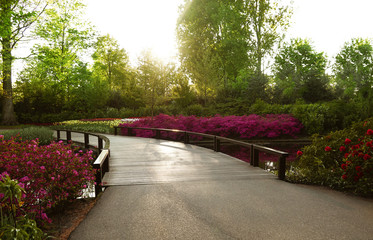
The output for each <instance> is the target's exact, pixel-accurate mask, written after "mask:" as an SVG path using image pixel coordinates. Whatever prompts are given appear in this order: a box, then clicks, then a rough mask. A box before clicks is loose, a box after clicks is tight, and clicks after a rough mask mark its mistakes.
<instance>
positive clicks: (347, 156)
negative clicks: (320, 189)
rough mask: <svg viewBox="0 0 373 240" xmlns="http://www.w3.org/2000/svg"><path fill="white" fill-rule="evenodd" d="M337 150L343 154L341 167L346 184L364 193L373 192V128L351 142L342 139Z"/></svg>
mask: <svg viewBox="0 0 373 240" xmlns="http://www.w3.org/2000/svg"><path fill="white" fill-rule="evenodd" d="M344 145H345V146H344ZM344 145H342V146H341V147H340V148H339V151H340V152H342V153H343V154H344V157H343V159H342V164H341V169H342V171H343V174H342V176H341V177H342V179H343V180H344V181H345V182H346V185H347V186H348V185H350V186H354V188H356V191H358V192H362V193H364V194H372V193H373V160H372V156H373V130H372V129H368V130H367V133H366V135H365V136H363V137H362V138H360V139H358V141H357V142H355V143H352V142H351V140H350V139H348V138H347V139H346V140H345V141H344Z"/></svg>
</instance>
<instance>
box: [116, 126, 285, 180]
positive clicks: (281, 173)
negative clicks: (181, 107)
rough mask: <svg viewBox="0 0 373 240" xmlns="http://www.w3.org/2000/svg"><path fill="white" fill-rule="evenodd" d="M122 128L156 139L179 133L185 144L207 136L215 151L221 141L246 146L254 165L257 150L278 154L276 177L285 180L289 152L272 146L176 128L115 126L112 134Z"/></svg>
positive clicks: (129, 133) (131, 134)
mask: <svg viewBox="0 0 373 240" xmlns="http://www.w3.org/2000/svg"><path fill="white" fill-rule="evenodd" d="M122 128H125V129H127V135H128V136H133V131H132V130H133V129H140V130H150V131H153V132H154V134H155V138H156V139H161V132H171V133H180V134H183V141H184V143H185V144H189V143H191V142H190V136H191V135H193V136H200V137H205V138H209V139H211V140H212V141H213V149H214V151H216V152H220V147H221V145H222V144H223V143H230V144H233V145H239V146H243V147H247V148H249V149H250V165H253V166H254V167H258V166H259V152H264V153H268V154H271V155H275V156H278V161H277V164H278V166H277V169H278V178H279V179H280V180H285V172H286V158H287V157H288V156H289V153H287V152H282V151H279V150H275V149H272V148H268V147H264V146H260V145H257V144H253V143H248V142H243V141H239V140H235V139H231V138H226V137H220V136H216V135H211V134H205V133H197V132H189V131H183V130H177V129H165V128H144V127H128V126H117V127H114V134H115V135H118V129H122Z"/></svg>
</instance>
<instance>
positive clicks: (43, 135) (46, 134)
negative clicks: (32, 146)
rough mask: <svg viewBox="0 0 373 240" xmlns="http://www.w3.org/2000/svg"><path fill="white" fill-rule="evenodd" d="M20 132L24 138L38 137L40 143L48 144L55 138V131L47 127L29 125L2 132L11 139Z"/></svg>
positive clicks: (6, 137)
mask: <svg viewBox="0 0 373 240" xmlns="http://www.w3.org/2000/svg"><path fill="white" fill-rule="evenodd" d="M18 134H19V136H20V137H21V138H22V139H23V140H34V139H36V138H38V139H39V144H40V145H48V144H50V143H51V141H53V140H54V138H53V131H52V130H51V129H49V128H46V127H28V128H23V129H13V130H7V131H4V132H3V133H2V135H4V139H6V140H9V139H11V138H12V137H14V136H16V135H18Z"/></svg>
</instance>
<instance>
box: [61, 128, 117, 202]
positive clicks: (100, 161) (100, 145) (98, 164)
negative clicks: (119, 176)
mask: <svg viewBox="0 0 373 240" xmlns="http://www.w3.org/2000/svg"><path fill="white" fill-rule="evenodd" d="M56 131H57V141H60V140H62V141H66V142H70V141H72V139H71V133H78V134H82V135H83V136H84V142H79V141H76V140H74V143H80V144H82V145H83V146H84V148H86V149H90V148H94V149H97V151H98V157H97V158H96V160H95V161H94V162H93V164H92V165H93V168H94V169H96V170H97V171H96V180H95V181H96V185H95V196H97V195H98V194H99V193H100V192H101V191H102V179H103V177H104V175H105V173H106V172H108V171H109V158H110V141H109V139H108V138H107V137H105V136H103V135H100V134H94V133H87V132H81V131H71V130H60V129H57V130H56ZM61 132H66V134H65V135H66V139H62V138H61ZM91 136H92V137H97V146H95V145H92V144H91V143H90V137H91ZM104 142H105V145H104Z"/></svg>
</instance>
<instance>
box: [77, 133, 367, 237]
mask: <svg viewBox="0 0 373 240" xmlns="http://www.w3.org/2000/svg"><path fill="white" fill-rule="evenodd" d="M108 137H109V138H110V141H111V163H110V168H111V170H110V174H109V175H107V177H106V178H105V181H106V182H107V185H111V186H110V187H108V188H107V190H106V191H105V192H104V193H103V195H102V196H101V197H100V199H99V200H98V202H97V204H96V206H95V207H94V208H93V209H92V210H91V212H90V213H89V214H88V216H87V218H86V219H85V220H84V221H83V222H82V223H81V224H80V225H79V227H78V228H77V229H76V230H75V231H74V232H73V233H72V234H71V236H70V239H71V240H85V239H89V240H91V239H110V240H115V239H118V240H119V239H362V240H366V239H373V227H372V226H373V201H372V200H371V199H362V198H357V197H352V196H347V195H345V194H343V193H339V192H335V191H331V190H328V189H325V188H320V187H312V186H304V185H294V184H290V183H287V182H284V181H280V180H277V178H276V177H275V176H273V175H272V174H270V173H267V172H265V171H264V170H261V169H258V168H253V167H251V166H250V165H249V164H246V163H243V162H240V161H238V160H236V159H233V158H231V157H229V156H226V155H224V154H222V153H215V152H213V151H211V150H208V149H204V148H199V147H196V146H191V145H185V144H181V143H174V142H169V141H162V140H155V139H144V138H135V137H120V136H108ZM220 167H221V168H222V169H220ZM230 171H231V172H230ZM120 172H122V173H125V172H126V174H127V175H125V176H121V175H120ZM119 185H120V186H119Z"/></svg>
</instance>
